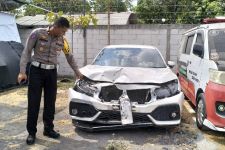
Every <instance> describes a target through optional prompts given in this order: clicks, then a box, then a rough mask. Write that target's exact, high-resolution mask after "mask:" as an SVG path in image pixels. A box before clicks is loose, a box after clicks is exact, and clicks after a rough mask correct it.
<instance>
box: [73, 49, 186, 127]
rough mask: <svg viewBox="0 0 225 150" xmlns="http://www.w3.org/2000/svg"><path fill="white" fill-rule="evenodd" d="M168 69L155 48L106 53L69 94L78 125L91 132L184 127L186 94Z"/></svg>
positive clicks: (84, 71)
mask: <svg viewBox="0 0 225 150" xmlns="http://www.w3.org/2000/svg"><path fill="white" fill-rule="evenodd" d="M168 65H169V66H168ZM168 65H167V64H166V63H165V61H164V59H163V57H162V55H161V53H160V52H159V50H158V49H157V48H156V47H153V46H142V45H111V46H107V47H105V48H103V49H102V50H101V51H100V53H99V54H98V55H97V57H96V58H95V59H94V61H93V63H92V64H91V65H87V66H85V67H83V68H81V69H80V71H81V73H82V74H83V75H84V78H83V79H82V80H77V81H76V83H75V86H74V88H70V89H69V99H70V104H69V113H70V115H71V118H72V121H73V124H74V125H75V126H76V127H78V128H81V129H84V130H89V131H93V130H105V129H114V128H130V127H144V126H172V125H178V124H180V122H181V111H182V105H183V99H184V98H183V93H182V92H181V90H180V84H179V81H178V79H177V76H176V75H175V74H174V73H173V72H172V71H171V69H170V67H173V65H174V63H173V62H171V61H169V62H168Z"/></svg>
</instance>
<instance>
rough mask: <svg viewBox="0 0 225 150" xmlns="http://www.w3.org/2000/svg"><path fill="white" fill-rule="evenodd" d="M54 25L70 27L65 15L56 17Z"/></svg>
mask: <svg viewBox="0 0 225 150" xmlns="http://www.w3.org/2000/svg"><path fill="white" fill-rule="evenodd" d="M53 25H55V26H57V27H59V28H62V27H63V28H64V27H66V28H69V27H70V23H69V21H68V20H67V19H66V18H65V17H59V18H57V19H56V21H55V22H54V24H53Z"/></svg>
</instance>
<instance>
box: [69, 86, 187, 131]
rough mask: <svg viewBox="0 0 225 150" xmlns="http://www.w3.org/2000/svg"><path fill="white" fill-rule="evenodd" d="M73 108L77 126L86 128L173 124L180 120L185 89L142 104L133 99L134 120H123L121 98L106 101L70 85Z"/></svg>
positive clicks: (71, 111)
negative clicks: (124, 121)
mask: <svg viewBox="0 0 225 150" xmlns="http://www.w3.org/2000/svg"><path fill="white" fill-rule="evenodd" d="M69 99H70V107H69V112H70V115H71V118H72V120H73V123H74V124H75V126H77V127H79V128H82V129H85V130H104V129H111V128H132V127H145V126H173V125H178V124H180V121H181V111H182V105H183V99H184V97H183V93H182V92H180V93H178V94H176V95H174V96H172V97H167V98H164V99H160V100H156V101H153V102H147V103H145V104H138V103H136V102H131V103H130V104H131V112H132V123H129V124H123V123H122V118H121V106H120V105H121V104H120V102H119V101H116V100H112V101H110V102H102V101H99V100H97V99H95V98H94V97H91V96H88V95H86V94H82V93H79V92H77V91H75V90H73V89H72V88H70V89H69Z"/></svg>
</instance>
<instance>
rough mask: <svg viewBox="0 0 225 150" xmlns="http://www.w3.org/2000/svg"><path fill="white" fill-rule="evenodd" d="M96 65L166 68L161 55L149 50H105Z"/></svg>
mask: <svg viewBox="0 0 225 150" xmlns="http://www.w3.org/2000/svg"><path fill="white" fill-rule="evenodd" d="M93 64H94V65H101V66H121V67H143V68H165V67H166V65H165V63H164V61H163V58H162V57H161V55H160V53H159V52H158V51H157V50H155V49H147V48H105V49H103V50H102V51H101V52H100V54H99V55H98V56H97V57H96V59H95V60H94V62H93Z"/></svg>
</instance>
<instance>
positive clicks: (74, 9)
mask: <svg viewBox="0 0 225 150" xmlns="http://www.w3.org/2000/svg"><path fill="white" fill-rule="evenodd" d="M31 3H32V4H34V5H36V6H40V7H42V8H45V9H47V10H50V11H52V12H59V11H63V12H64V13H66V14H74V13H82V11H83V6H84V5H83V0H59V1H55V0H33V1H32V2H31ZM85 5H86V6H85V9H86V11H90V4H89V2H88V1H86V4H85ZM36 14H46V11H43V10H41V9H39V8H35V7H33V6H32V5H27V6H26V8H25V15H36Z"/></svg>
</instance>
